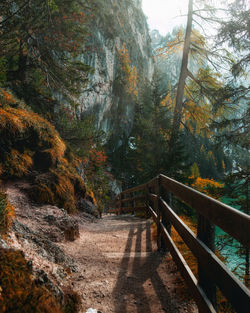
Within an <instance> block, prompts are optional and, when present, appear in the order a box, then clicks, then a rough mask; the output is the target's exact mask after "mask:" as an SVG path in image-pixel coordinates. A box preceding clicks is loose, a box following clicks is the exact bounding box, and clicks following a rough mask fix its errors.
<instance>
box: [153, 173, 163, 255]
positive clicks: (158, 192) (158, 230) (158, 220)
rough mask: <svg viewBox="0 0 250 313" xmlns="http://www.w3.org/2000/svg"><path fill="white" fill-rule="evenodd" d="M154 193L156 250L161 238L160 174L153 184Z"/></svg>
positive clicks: (159, 246) (159, 245)
mask: <svg viewBox="0 0 250 313" xmlns="http://www.w3.org/2000/svg"><path fill="white" fill-rule="evenodd" d="M154 187H155V194H156V195H157V198H156V200H155V203H154V205H155V208H154V209H155V212H156V214H157V247H158V251H160V250H161V243H162V239H161V225H160V222H161V210H160V206H159V204H160V176H157V181H156V184H155V186H154Z"/></svg>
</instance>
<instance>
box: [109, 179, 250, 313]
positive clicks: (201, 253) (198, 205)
mask: <svg viewBox="0 0 250 313" xmlns="http://www.w3.org/2000/svg"><path fill="white" fill-rule="evenodd" d="M172 195H174V196H175V197H176V198H178V199H179V200H181V201H183V202H185V203H186V204H188V205H190V206H191V207H192V208H193V209H195V210H196V212H197V214H198V225H197V236H195V235H194V233H193V232H192V231H191V230H190V229H189V228H188V227H187V225H185V224H184V223H183V221H182V220H181V219H180V218H179V217H178V215H177V214H176V213H175V212H174V210H173V208H172ZM115 203H116V210H115V211H116V213H117V214H122V213H126V212H135V211H137V210H145V211H146V212H147V214H149V215H151V216H152V218H153V219H154V221H155V223H156V225H157V245H158V248H159V249H161V250H165V251H169V252H170V253H171V255H172V257H173V259H174V261H175V262H176V264H177V266H178V268H179V270H180V272H181V273H182V276H183V277H184V279H185V281H186V283H187V284H188V286H189V288H190V290H191V292H192V294H193V296H194V299H195V300H196V302H197V306H198V308H199V312H201V313H215V312H216V310H217V304H216V289H217V288H219V289H220V290H221V291H222V293H223V294H224V295H225V297H226V298H227V299H228V301H229V302H230V303H231V304H232V306H233V307H234V309H235V310H236V312H239V313H248V312H249V309H250V292H249V290H248V289H247V287H246V286H245V285H244V284H243V283H242V282H241V281H240V280H239V279H238V278H237V277H236V276H235V275H234V274H233V273H232V272H231V271H230V270H228V269H227V267H226V266H225V265H224V264H223V263H222V262H221V261H220V259H219V258H218V257H217V256H216V255H215V253H214V225H217V226H219V227H220V228H221V229H223V230H224V231H225V232H226V233H228V234H229V235H231V236H232V237H234V238H235V239H236V240H238V241H239V242H240V243H241V244H242V245H243V246H245V247H248V248H249V247H250V216H249V215H247V214H244V213H242V212H239V211H237V210H235V209H234V208H232V207H230V206H228V205H225V204H223V203H221V202H220V201H217V200H214V199H212V198H211V197H209V196H207V195H205V194H202V193H200V192H198V191H196V190H194V189H192V188H190V187H188V186H186V185H184V184H181V183H179V182H177V181H175V180H173V179H171V178H169V177H167V176H164V175H159V176H157V177H155V178H154V179H152V180H151V181H149V182H148V183H146V184H142V185H140V186H137V187H134V188H130V189H127V190H124V191H122V192H121V193H120V194H119V195H117V197H116V199H115ZM126 204H128V205H127V206H126ZM171 225H172V226H173V227H174V228H175V230H176V231H177V232H178V234H179V235H180V236H181V238H182V239H183V241H184V242H185V244H186V245H187V246H188V247H189V249H190V250H191V252H192V253H193V255H194V256H195V257H196V259H197V263H198V280H197V279H196V277H195V276H194V274H193V273H192V271H191V270H190V268H189V266H188V265H187V263H186V262H185V259H184V258H183V256H182V254H181V253H180V251H179V250H178V248H177V247H176V245H175V243H174V241H173V240H172V238H171Z"/></svg>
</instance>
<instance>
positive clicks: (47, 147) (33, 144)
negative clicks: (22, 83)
mask: <svg viewBox="0 0 250 313" xmlns="http://www.w3.org/2000/svg"><path fill="white" fill-rule="evenodd" d="M78 163H79V160H78V159H77V158H75V157H74V155H72V153H70V152H69V151H68V150H67V147H66V145H65V143H64V142H63V140H62V139H61V138H60V136H59V134H58V132H57V131H56V130H55V128H54V126H53V125H52V124H51V123H49V122H48V121H47V120H46V119H44V118H42V117H41V116H39V115H38V114H36V113H34V112H32V111H31V110H30V109H29V108H27V107H26V106H25V104H24V103H22V102H20V101H18V100H17V99H15V97H13V96H12V95H11V93H9V92H7V91H5V90H4V89H1V88H0V178H2V179H13V178H27V179H29V180H30V181H31V183H32V188H30V189H29V190H28V193H29V195H30V197H31V198H32V200H34V201H35V202H37V203H48V204H53V205H57V206H59V207H63V208H64V209H66V210H67V211H68V212H69V213H73V212H74V211H75V210H76V207H77V201H78V199H79V198H80V197H81V198H84V197H85V194H86V188H85V184H84V182H83V180H82V178H81V177H80V176H79V175H78V173H77V171H76V167H77V165H78ZM93 198H94V197H93ZM93 198H92V201H94V200H93Z"/></svg>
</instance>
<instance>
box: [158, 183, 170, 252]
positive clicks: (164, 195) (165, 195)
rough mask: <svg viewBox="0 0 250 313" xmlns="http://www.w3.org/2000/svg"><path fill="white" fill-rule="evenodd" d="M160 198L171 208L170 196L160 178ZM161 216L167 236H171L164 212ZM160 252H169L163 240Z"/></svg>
mask: <svg viewBox="0 0 250 313" xmlns="http://www.w3.org/2000/svg"><path fill="white" fill-rule="evenodd" d="M160 196H161V197H162V198H163V199H164V200H165V201H166V202H167V203H168V204H169V206H172V194H171V193H170V192H166V191H165V189H164V188H163V187H162V183H161V178H160ZM161 214H162V221H161V222H162V224H163V225H164V226H165V227H166V229H167V231H168V233H169V235H171V223H170V222H169V220H168V219H167V217H166V214H165V212H164V210H163V211H162V212H161ZM161 250H162V252H165V253H167V252H169V250H168V248H167V245H166V242H165V240H164V238H162V239H161Z"/></svg>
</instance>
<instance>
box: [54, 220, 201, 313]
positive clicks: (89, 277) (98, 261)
mask: <svg viewBox="0 0 250 313" xmlns="http://www.w3.org/2000/svg"><path fill="white" fill-rule="evenodd" d="M151 233H152V227H151V222H150V221H149V220H143V219H139V218H135V217H132V216H114V215H105V216H104V217H103V219H101V220H98V221H97V222H96V223H84V224H81V225H80V238H79V239H77V240H76V241H74V242H70V243H69V242H64V243H60V244H58V245H59V246H60V247H61V248H62V249H63V250H64V251H65V253H67V254H68V255H70V256H71V257H73V258H74V259H75V261H76V262H77V263H78V266H79V269H80V271H79V272H80V275H79V272H78V273H73V274H72V275H71V276H70V278H69V281H68V283H71V285H72V287H73V288H74V289H75V290H77V291H78V292H79V294H80V295H81V296H82V299H83V306H82V308H81V312H86V310H87V309H88V308H90V307H92V308H95V309H97V310H99V311H100V312H102V313H111V312H115V313H137V312H138V313H161V312H169V313H178V312H180V313H184V312H190V313H191V312H192V313H193V312H197V308H196V306H195V305H194V304H193V303H191V302H190V301H189V300H188V299H187V297H186V296H185V295H183V281H182V279H181V277H180V275H179V274H178V272H177V271H176V267H175V265H174V263H173V261H172V259H171V257H169V256H168V257H163V256H162V255H161V254H160V253H158V252H157V251H156V244H155V241H154V240H151V237H152V234H151Z"/></svg>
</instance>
